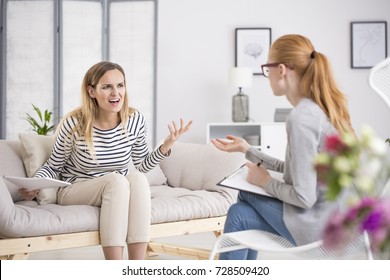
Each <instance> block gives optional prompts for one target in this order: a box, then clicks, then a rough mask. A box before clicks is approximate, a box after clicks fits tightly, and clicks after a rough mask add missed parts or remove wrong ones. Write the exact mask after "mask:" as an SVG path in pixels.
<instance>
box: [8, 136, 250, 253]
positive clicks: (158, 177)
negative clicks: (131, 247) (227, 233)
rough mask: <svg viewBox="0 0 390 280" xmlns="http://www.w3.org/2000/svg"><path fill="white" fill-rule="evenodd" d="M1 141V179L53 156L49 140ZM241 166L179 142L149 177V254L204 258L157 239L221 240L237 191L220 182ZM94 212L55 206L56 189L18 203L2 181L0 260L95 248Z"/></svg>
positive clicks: (25, 172)
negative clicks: (207, 235) (198, 236)
mask: <svg viewBox="0 0 390 280" xmlns="http://www.w3.org/2000/svg"><path fill="white" fill-rule="evenodd" d="M19 138H20V140H19V141H17V140H12V141H11V140H0V177H2V176H3V175H9V176H26V177H27V176H32V175H33V174H34V173H35V171H36V169H37V168H39V167H40V166H41V165H42V164H43V162H44V161H45V160H46V159H47V157H48V156H49V154H50V150H51V147H52V144H53V138H52V137H48V136H38V135H35V134H22V135H20V137H19ZM244 161H245V159H244V157H243V155H242V154H238V153H237V154H236V153H231V154H229V153H224V152H221V151H219V150H217V149H216V148H215V147H213V146H212V145H211V144H207V145H201V144H193V143H183V142H178V143H176V144H175V146H174V148H173V149H172V153H171V155H170V156H169V157H168V158H166V159H165V160H164V161H163V162H161V164H160V166H158V167H156V168H155V169H153V171H151V172H149V173H148V174H147V178H148V180H149V183H150V185H151V186H150V187H151V196H152V197H151V199H152V220H151V242H150V244H149V248H148V251H149V253H150V254H156V253H168V254H178V255H184V256H191V257H193V258H198V259H207V258H208V254H209V250H207V248H206V249H205V248H183V247H181V246H176V245H175V244H158V243H156V242H154V241H153V240H155V239H156V238H159V237H167V236H179V235H185V234H191V233H196V232H208V231H210V232H214V233H215V234H216V235H218V234H220V233H221V231H222V229H223V225H224V221H225V216H226V213H227V210H228V208H229V207H230V205H231V204H232V203H234V202H235V201H236V197H237V192H236V191H233V190H230V189H227V188H222V187H219V186H217V185H216V184H217V182H218V181H219V180H221V178H223V177H224V176H225V175H226V174H229V173H230V172H232V171H233V170H234V169H236V168H237V167H238V166H240V164H242V163H243V162H244ZM98 224H99V208H97V207H92V206H87V205H72V206H61V205H58V204H56V190H55V189H54V190H53V189H45V190H44V191H41V192H40V197H39V199H38V201H35V200H34V201H21V200H20V198H19V195H18V188H17V186H15V185H13V184H12V183H9V182H8V181H6V180H5V179H4V178H0V258H1V259H18V258H27V257H28V254H29V253H33V252H39V251H45V250H58V249H64V248H75V247H83V246H94V245H98V244H100V241H99V232H98Z"/></svg>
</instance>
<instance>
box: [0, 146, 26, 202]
mask: <svg viewBox="0 0 390 280" xmlns="http://www.w3.org/2000/svg"><path fill="white" fill-rule="evenodd" d="M3 175H8V176H19V177H25V176H26V172H25V170H24V166H23V161H22V157H21V152H20V142H19V141H16V140H0V177H2V176H3ZM6 185H7V187H8V190H9V193H10V194H11V197H12V199H13V201H18V200H20V195H19V191H18V189H19V188H18V187H17V186H15V185H13V184H11V183H9V182H6Z"/></svg>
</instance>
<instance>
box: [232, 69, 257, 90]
mask: <svg viewBox="0 0 390 280" xmlns="http://www.w3.org/2000/svg"><path fill="white" fill-rule="evenodd" d="M252 78H253V73H252V69H251V68H246V67H234V68H232V69H230V76H229V82H230V85H231V86H233V87H238V88H243V87H251V86H252Z"/></svg>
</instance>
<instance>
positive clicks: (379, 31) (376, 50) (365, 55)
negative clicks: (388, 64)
mask: <svg viewBox="0 0 390 280" xmlns="http://www.w3.org/2000/svg"><path fill="white" fill-rule="evenodd" d="M386 57H387V22H386V21H361V22H351V67H352V68H371V67H373V66H375V65H376V64H378V63H379V62H380V61H382V60H384V59H385V58H386Z"/></svg>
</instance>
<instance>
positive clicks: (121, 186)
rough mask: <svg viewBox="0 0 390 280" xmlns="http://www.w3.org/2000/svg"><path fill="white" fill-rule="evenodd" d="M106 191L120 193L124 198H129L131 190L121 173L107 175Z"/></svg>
mask: <svg viewBox="0 0 390 280" xmlns="http://www.w3.org/2000/svg"><path fill="white" fill-rule="evenodd" d="M106 176H107V178H106V183H105V185H106V186H105V191H109V192H115V193H120V194H121V195H123V196H125V197H126V196H127V197H128V196H129V194H130V188H129V181H128V180H127V178H126V177H125V176H123V175H121V174H119V173H111V174H109V175H106Z"/></svg>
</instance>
